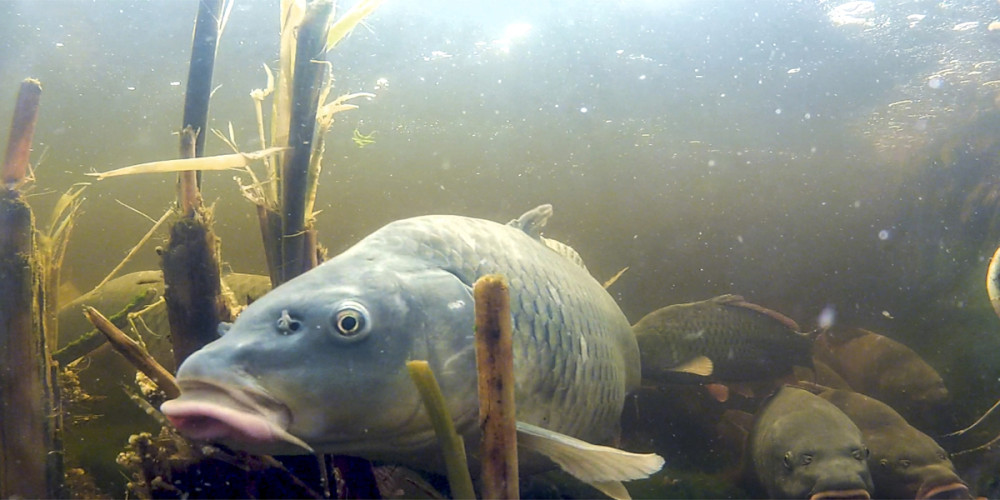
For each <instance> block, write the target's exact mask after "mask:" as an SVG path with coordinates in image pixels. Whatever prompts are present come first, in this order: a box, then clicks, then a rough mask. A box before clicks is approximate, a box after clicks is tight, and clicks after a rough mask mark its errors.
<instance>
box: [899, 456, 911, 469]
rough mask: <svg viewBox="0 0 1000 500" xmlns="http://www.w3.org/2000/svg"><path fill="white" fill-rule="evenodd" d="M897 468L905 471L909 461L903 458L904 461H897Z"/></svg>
mask: <svg viewBox="0 0 1000 500" xmlns="http://www.w3.org/2000/svg"><path fill="white" fill-rule="evenodd" d="M899 466H900V467H902V468H904V469H907V468H909V467H910V461H909V460H907V459H905V458H904V459H902V460H900V461H899Z"/></svg>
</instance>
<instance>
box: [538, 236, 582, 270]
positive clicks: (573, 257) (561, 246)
mask: <svg viewBox="0 0 1000 500" xmlns="http://www.w3.org/2000/svg"><path fill="white" fill-rule="evenodd" d="M538 238H539V239H540V240H541V241H542V243H544V244H545V246H547V247H549V249H550V250H552V251H553V252H555V253H557V254H559V255H562V256H563V257H566V258H567V259H569V260H570V262H572V263H574V264H576V265H578V266H580V267H582V268H583V269H584V270H585V271H586V270H587V266H586V265H584V264H583V257H580V254H579V253H577V251H576V250H574V249H573V247H571V246H569V245H567V244H565V243H563V242H561V241H557V240H553V239H551V238H546V237H544V236H539V237H538Z"/></svg>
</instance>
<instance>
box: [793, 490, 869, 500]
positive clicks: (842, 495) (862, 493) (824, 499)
mask: <svg viewBox="0 0 1000 500" xmlns="http://www.w3.org/2000/svg"><path fill="white" fill-rule="evenodd" d="M871 497H872V496H871V494H870V493H868V490H866V489H863V488H857V489H852V490H830V491H821V492H819V493H813V494H812V495H811V496H810V497H809V500H832V499H848V498H858V499H862V500H868V499H870V498H871Z"/></svg>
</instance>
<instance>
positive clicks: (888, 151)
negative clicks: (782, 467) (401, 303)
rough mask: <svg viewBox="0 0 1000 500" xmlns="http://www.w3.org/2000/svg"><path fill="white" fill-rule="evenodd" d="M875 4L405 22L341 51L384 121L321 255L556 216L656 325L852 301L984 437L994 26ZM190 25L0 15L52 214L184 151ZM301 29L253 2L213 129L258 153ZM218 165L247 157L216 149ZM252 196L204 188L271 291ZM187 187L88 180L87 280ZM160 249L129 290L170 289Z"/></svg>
mask: <svg viewBox="0 0 1000 500" xmlns="http://www.w3.org/2000/svg"><path fill="white" fill-rule="evenodd" d="M855 3H856V4H859V5H858V6H856V9H855V10H854V11H852V12H853V14H852V15H853V17H836V16H831V12H843V11H835V9H836V8H837V7H838V5H839V3H838V2H781V1H754V2H735V1H685V0H670V1H668V0H663V1H626V2H568V1H564V2H527V1H525V2H505V3H504V4H503V5H485V4H480V3H479V2H444V1H424V2H406V1H402V0H389V1H388V2H387V3H386V4H385V5H384V6H383V7H382V8H380V9H379V10H378V11H377V12H376V14H375V15H374V16H373V17H372V18H370V19H369V21H368V22H367V25H366V26H365V27H362V28H360V29H357V30H356V31H355V32H354V33H353V34H352V35H351V36H350V37H349V38H348V39H347V40H346V41H344V42H343V43H342V44H341V46H339V47H338V48H337V49H336V50H335V51H334V53H333V54H332V55H331V57H330V60H331V61H332V63H333V71H334V74H335V78H336V83H335V92H338V93H347V92H372V93H374V94H375V95H376V97H375V98H373V99H370V100H367V101H362V102H360V103H359V105H360V109H358V110H355V111H351V112H349V113H344V114H341V115H339V116H338V120H337V122H336V123H335V124H334V126H333V129H332V130H331V132H330V133H329V135H328V137H327V141H328V150H327V153H326V157H325V161H324V171H323V174H322V179H321V185H320V192H319V200H318V202H317V208H319V209H321V210H322V213H321V214H320V215H319V217H318V219H317V227H318V229H319V232H320V240H321V242H322V243H323V244H324V245H326V246H327V247H328V248H330V250H331V252H332V253H337V252H339V251H341V250H343V249H345V248H347V247H348V246H349V245H351V244H353V243H354V242H356V241H357V240H359V239H360V238H361V237H362V236H364V235H366V234H368V233H370V232H371V231H373V230H375V229H376V228H378V227H380V226H381V225H383V224H385V223H386V222H389V221H392V220H396V219H400V218H404V217H409V216H414V215H420V214H429V213H453V214H462V215H469V216H476V217H482V218H486V219H492V220H497V221H507V220H510V219H511V218H513V217H516V216H518V215H519V214H521V213H522V212H524V211H525V210H528V209H530V208H532V207H534V206H536V205H538V204H541V203H552V204H553V205H554V208H555V215H554V217H553V219H552V221H551V223H550V224H549V227H548V228H547V231H546V235H547V236H550V237H553V238H556V239H559V240H561V241H564V242H566V243H568V244H570V245H572V246H573V247H574V248H576V249H577V250H578V251H579V252H580V254H581V255H582V256H583V258H584V260H585V261H586V263H587V266H588V267H589V269H590V270H591V271H592V272H593V274H594V275H595V276H596V277H598V279H600V280H604V279H606V278H609V277H610V276H612V275H613V274H614V273H615V272H617V271H618V270H619V269H621V268H623V267H625V266H629V270H628V271H627V272H626V273H625V274H624V275H623V276H622V278H621V279H620V280H619V281H618V282H617V283H616V284H614V285H613V286H612V288H611V289H610V291H611V292H612V294H613V296H614V297H615V298H616V299H617V300H618V302H619V304H620V305H621V307H622V309H623V311H624V312H625V313H626V315H627V316H628V318H629V319H630V320H632V321H633V322H634V321H636V320H638V319H639V318H640V317H642V316H643V315H644V314H646V313H648V312H650V311H652V310H654V309H657V308H659V307H662V306H665V305H668V304H674V303H680V302H689V301H693V300H701V299H705V298H708V297H712V296H715V295H719V294H723V293H738V294H741V295H743V296H745V297H746V298H747V299H748V300H751V301H753V302H756V303H759V304H764V305H767V306H768V307H770V308H773V309H776V310H779V311H782V312H784V313H785V314H787V315H789V316H791V317H793V318H794V319H796V320H797V321H799V323H800V324H801V325H803V327H804V328H805V327H808V328H812V327H813V326H815V323H816V318H817V316H818V315H819V314H820V311H821V310H823V308H824V307H827V306H833V307H834V308H835V309H836V312H837V316H836V321H837V322H841V323H844V324H851V325H855V326H862V327H865V328H868V329H871V330H874V331H877V332H879V333H882V334H884V335H887V336H890V337H892V338H895V339H897V340H899V341H901V342H904V343H906V344H907V345H909V346H910V347H912V348H914V349H915V350H916V351H917V352H918V353H920V354H921V355H922V356H924V357H925V359H927V360H928V361H929V362H930V363H931V364H932V365H934V366H935V367H936V368H937V369H938V371H939V372H941V374H942V376H943V377H944V378H945V381H946V383H947V384H948V386H949V388H950V390H951V391H952V393H953V395H954V397H955V400H954V413H955V415H956V419H957V420H958V421H960V422H970V421H971V420H972V419H973V418H974V417H975V416H976V415H978V414H979V413H981V412H982V410H984V409H985V408H986V407H988V406H989V404H990V403H991V402H992V401H994V400H995V399H996V398H997V397H1000V361H998V358H997V354H996V353H997V352H998V349H1000V322H998V320H997V318H996V317H995V315H994V314H993V312H992V310H991V309H990V306H989V303H988V300H987V297H986V292H985V287H984V286H983V282H984V281H985V280H984V275H985V272H986V266H987V262H988V260H989V257H990V255H991V254H992V252H993V250H995V248H996V245H997V244H998V242H1000V224H998V219H997V215H998V207H1000V202H998V200H1000V197H998V196H997V192H998V191H997V190H998V189H1000V187H998V186H1000V184H998V180H1000V165H998V164H997V162H998V160H997V159H998V158H1000V156H998V153H1000V144H998V141H997V138H998V137H1000V113H998V110H997V104H998V102H1000V84H998V81H1000V62H998V61H1000V55H998V49H1000V31H995V30H993V29H992V28H994V26H993V25H991V24H990V23H991V22H996V20H997V19H998V16H1000V10H997V4H996V3H995V2H992V1H988V0H978V1H968V2H878V3H877V5H875V8H874V10H867V8H866V7H865V5H863V4H864V2H855ZM342 8H343V7H342ZM195 10H196V2H190V1H189V2H172V1H169V2H168V1H154V2H129V1H109V2H104V1H101V2H96V3H95V2H83V1H54V0H53V1H45V2H29V1H5V2H2V3H0V44H2V46H0V49H2V50H0V75H2V78H0V117H8V116H9V115H10V112H11V110H12V108H13V103H14V94H15V92H16V90H17V85H18V82H20V80H21V79H23V78H25V77H35V78H38V79H40V80H41V82H42V84H43V87H44V93H43V97H42V107H41V116H40V118H39V121H38V126H37V132H36V135H35V144H36V147H35V150H36V152H35V154H34V155H33V161H35V162H36V163H37V168H36V171H35V175H36V178H37V182H36V183H35V188H34V191H33V194H34V196H33V197H32V198H31V203H32V205H33V207H34V208H35V210H36V213H41V214H47V211H48V210H49V208H50V207H51V206H52V204H53V203H54V202H55V200H56V198H57V196H58V193H60V192H62V191H64V190H65V189H66V188H67V187H68V186H70V185H71V184H73V183H76V182H83V181H89V180H90V179H89V178H87V177H86V176H85V175H84V174H85V173H87V172H92V171H105V170H110V169H112V168H116V167H122V166H126V165H130V164H133V163H139V162H144V161H152V160H159V159H168V158H173V157H175V156H176V155H177V151H176V150H177V137H176V135H174V132H175V131H176V130H177V129H178V128H179V126H180V121H181V106H182V104H181V103H182V101H183V97H184V95H183V94H184V82H185V80H186V76H187V75H186V74H187V65H188V57H189V52H190V42H191V30H192V25H193V18H194V15H195ZM277 15H278V12H277V6H276V2H264V1H246V2H243V1H239V0H238V1H237V3H236V7H235V10H234V12H233V14H232V17H231V19H230V21H229V24H228V26H227V28H226V31H225V33H224V34H223V36H222V39H221V43H220V46H219V50H218V60H217V61H218V62H217V66H216V71H215V78H214V81H215V85H217V86H218V89H217V91H216V92H215V94H214V96H213V99H212V103H211V110H210V126H211V127H214V128H218V129H220V130H221V129H226V128H227V127H228V126H229V124H230V123H231V124H232V127H233V129H234V130H235V134H236V137H237V139H238V141H239V144H240V146H241V147H243V149H244V150H251V149H257V148H258V146H259V144H257V142H256V141H255V139H254V137H255V136H256V123H255V120H254V112H253V106H252V102H251V100H250V98H249V92H250V91H251V90H253V89H255V88H260V87H262V86H264V84H265V73H264V70H263V68H262V65H263V64H270V65H273V64H274V63H275V61H276V59H277ZM908 16H909V17H908ZM921 16H923V17H921ZM964 23H978V24H975V25H972V24H964ZM7 127H8V125H7V119H6V118H2V119H0V137H6V135H7ZM355 130H357V131H358V132H359V133H361V134H365V135H367V134H374V135H373V136H372V138H373V139H374V141H375V142H374V143H373V144H370V145H367V146H364V147H359V145H357V144H356V143H355V142H353V141H352V139H351V138H352V134H353V133H354V132H355ZM207 152H208V153H210V154H211V153H214V154H219V153H226V152H229V151H228V150H227V149H226V147H225V145H224V144H222V143H221V141H219V140H217V138H215V137H214V136H210V137H209V139H208V145H207ZM234 175H236V174H235V173H229V172H209V173H206V174H205V176H204V187H205V193H204V196H205V198H206V199H207V200H209V201H210V202H213V203H215V207H216V208H215V213H216V218H217V225H216V230H217V231H218V233H219V234H220V236H221V237H222V239H223V256H224V259H225V260H226V261H227V262H228V263H229V264H230V265H231V267H232V268H233V269H234V270H237V271H240V272H252V273H264V272H265V264H264V260H263V252H262V250H261V244H260V237H259V232H258V227H257V221H256V217H255V213H254V211H253V207H252V205H251V204H250V203H248V202H246V201H245V200H243V199H242V198H241V196H240V193H239V189H238V186H237V184H236V182H234V180H233V177H234ZM173 186H174V176H173V175H172V174H156V175H149V176H144V177H132V178H116V179H108V180H104V181H101V182H95V183H94V184H93V185H92V186H90V187H89V188H88V189H87V191H86V194H85V196H86V201H85V202H84V205H83V213H82V215H81V217H80V218H79V220H78V224H77V228H76V230H75V232H74V234H73V240H72V242H71V243H70V247H69V254H68V258H67V261H66V264H65V268H64V269H63V276H64V278H65V279H67V280H68V281H71V282H72V283H73V284H74V285H75V286H76V287H78V288H79V289H81V290H87V289H89V288H90V287H91V286H93V285H94V284H96V283H97V282H98V281H100V279H101V278H103V277H104V275H105V274H107V272H109V271H110V270H111V268H112V267H114V266H115V265H116V264H117V263H118V261H119V260H120V259H121V258H122V257H123V256H124V255H125V253H126V252H127V251H128V249H129V248H131V246H132V245H133V244H134V243H135V241H136V240H137V239H138V238H139V237H140V236H141V235H142V234H143V233H144V232H145V231H146V230H147V229H148V228H149V227H150V226H151V224H152V223H151V222H150V221H149V220H147V219H146V218H144V217H142V216H141V215H139V214H137V213H135V212H133V211H132V210H129V209H128V208H126V207H125V206H123V204H124V205H128V206H130V207H134V208H135V209H137V210H139V211H142V212H144V213H145V214H147V215H148V216H150V217H152V218H153V219H156V218H159V216H160V215H161V214H162V213H163V212H164V211H165V210H166V209H167V207H168V206H169V204H170V202H171V201H172V200H173V198H174V188H173ZM152 246H153V245H151V246H150V248H147V249H145V250H144V251H142V252H141V253H140V254H139V256H138V257H137V258H135V259H134V260H133V261H132V262H131V263H130V264H129V265H128V266H126V268H125V269H124V270H123V272H129V271H136V270H143V269H153V268H155V267H156V266H157V262H158V260H157V256H156V254H155V252H154V251H153V249H152Z"/></svg>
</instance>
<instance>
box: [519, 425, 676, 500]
mask: <svg viewBox="0 0 1000 500" xmlns="http://www.w3.org/2000/svg"><path fill="white" fill-rule="evenodd" d="M517 442H518V444H519V445H521V446H523V447H524V448H525V449H529V450H532V451H535V452H538V453H541V454H542V455H545V456H546V457H549V459H551V460H552V461H553V462H555V463H556V464H557V465H559V467H561V468H562V470H564V471H566V472H568V473H569V474H570V475H572V476H573V477H575V478H577V479H579V480H581V481H583V482H585V483H587V484H590V485H591V486H593V487H595V488H597V489H599V490H601V492H603V493H604V494H606V495H608V496H609V497H612V498H629V494H628V490H626V489H625V487H624V486H623V485H622V484H621V481H631V480H633V479H642V478H644V477H649V475H650V474H653V473H655V472H657V471H659V470H660V468H662V467H663V457H661V456H659V455H657V454H655V453H647V454H640V453H629V452H627V451H622V450H619V449H617V448H612V447H610V446H599V445H595V444H590V443H588V442H586V441H581V440H579V439H576V438H573V437H570V436H567V435H565V434H560V433H558V432H553V431H550V430H548V429H543V428H541V427H538V426H534V425H531V424H526V423H524V422H518V423H517Z"/></svg>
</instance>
